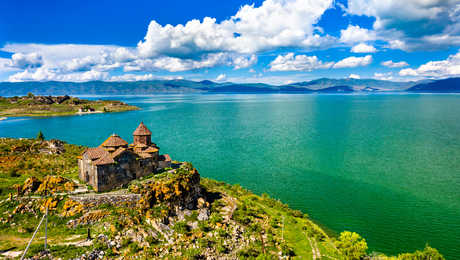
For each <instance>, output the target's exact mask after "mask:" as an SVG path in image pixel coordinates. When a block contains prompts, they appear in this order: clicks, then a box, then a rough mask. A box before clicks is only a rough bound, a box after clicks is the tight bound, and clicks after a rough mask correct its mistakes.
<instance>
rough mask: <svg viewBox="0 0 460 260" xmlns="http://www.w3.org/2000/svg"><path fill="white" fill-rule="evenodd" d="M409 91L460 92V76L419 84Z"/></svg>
mask: <svg viewBox="0 0 460 260" xmlns="http://www.w3.org/2000/svg"><path fill="white" fill-rule="evenodd" d="M407 91H409V92H419V93H460V78H449V79H442V80H435V81H432V82H427V83H423V84H417V85H415V86H413V87H411V88H409V89H408V90H407Z"/></svg>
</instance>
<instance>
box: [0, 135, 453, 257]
mask: <svg viewBox="0 0 460 260" xmlns="http://www.w3.org/2000/svg"><path fill="white" fill-rule="evenodd" d="M43 139H44V138H43ZM48 142H49V141H44V140H42V138H37V139H21V140H17V139H7V138H1V139H0V181H1V184H0V188H1V189H2V193H1V194H0V230H1V232H0V251H5V250H7V251H8V250H10V251H22V250H24V248H25V246H26V244H27V242H28V240H29V239H30V237H31V236H32V233H33V232H34V230H35V228H36V226H37V225H38V223H39V221H40V219H41V216H42V215H43V212H44V209H45V206H47V207H48V209H49V222H48V223H49V225H48V243H49V249H50V254H51V255H52V256H53V257H54V258H59V257H60V258H62V259H70V258H76V257H80V256H81V255H82V254H86V255H87V256H88V255H89V254H92V255H98V256H99V257H100V256H103V257H104V258H107V259H125V258H140V259H164V258H168V259H203V258H204V259H206V258H229V259H236V258H240V259H279V258H280V257H283V258H288V259H349V260H353V259H382V260H407V259H415V260H424V259H426V260H429V259H430V260H440V259H444V258H443V257H442V256H441V255H440V254H439V252H438V251H437V250H436V249H433V248H431V247H429V246H426V248H425V249H424V250H423V251H416V252H414V253H404V254H400V255H398V256H393V257H388V256H385V255H376V254H375V253H371V252H368V249H367V243H366V241H365V240H364V239H363V238H362V237H361V236H359V235H358V234H356V233H353V232H348V231H345V232H343V233H341V234H340V235H339V236H338V237H337V238H335V237H333V236H329V235H327V234H326V233H325V232H324V231H323V230H322V229H321V228H320V227H319V226H318V225H316V224H315V223H314V222H312V221H311V220H310V219H309V218H308V215H306V214H303V213H302V212H300V211H298V210H293V209H291V208H289V206H288V205H286V204H283V203H282V202H280V201H279V200H275V199H273V198H270V197H269V196H268V195H266V194H263V195H262V196H258V195H255V194H253V193H252V192H250V191H248V190H246V189H244V188H242V187H241V186H239V185H229V184H226V183H223V182H218V181H215V180H211V179H207V178H200V176H199V174H198V171H197V170H196V169H195V168H194V167H193V166H192V164H190V163H182V164H180V167H179V168H176V169H168V170H167V171H164V172H162V173H160V174H151V175H149V176H145V177H143V178H141V179H138V180H135V181H133V182H132V183H131V184H130V185H129V188H128V189H122V190H117V191H115V192H111V193H105V194H101V193H99V194H97V195H98V196H100V195H104V196H109V197H110V196H112V194H113V196H116V194H119V193H122V194H125V195H126V194H131V195H135V194H139V195H136V196H140V200H138V201H129V200H127V201H121V202H113V203H111V202H110V201H109V200H104V201H103V202H102V203H94V202H83V201H78V200H76V199H74V198H70V196H69V194H67V193H66V192H68V191H71V190H73V188H74V187H73V186H74V184H73V182H72V181H71V180H75V179H77V178H78V174H77V165H76V156H78V155H79V154H80V153H81V152H82V151H83V149H84V147H81V146H75V145H69V144H61V145H62V148H64V149H61V150H59V152H57V153H51V154H50V153H49V152H48V150H46V148H47V144H48ZM44 149H45V152H43V150H44ZM45 189H46V190H47V191H48V192H44V190H45ZM13 194H14V196H13ZM45 194H48V197H47V198H44V197H43V196H44V195H45ZM89 195H96V194H85V195H81V196H89ZM88 229H90V233H91V236H92V238H93V240H91V241H86V236H87V230H88ZM43 236H44V228H41V229H40V230H39V232H38V234H37V239H36V240H34V242H33V243H32V247H31V249H30V251H29V252H28V254H27V255H28V256H30V257H32V256H36V255H37V254H39V253H40V252H41V250H42V249H43ZM370 256H372V257H373V258H369V257H370Z"/></svg>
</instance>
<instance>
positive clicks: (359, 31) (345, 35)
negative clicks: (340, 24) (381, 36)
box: [340, 25, 376, 43]
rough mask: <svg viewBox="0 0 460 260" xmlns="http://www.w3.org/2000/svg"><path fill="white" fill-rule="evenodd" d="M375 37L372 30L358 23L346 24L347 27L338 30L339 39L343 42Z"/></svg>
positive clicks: (368, 39) (366, 39)
mask: <svg viewBox="0 0 460 260" xmlns="http://www.w3.org/2000/svg"><path fill="white" fill-rule="evenodd" d="M375 39H376V34H375V32H374V31H372V30H368V29H365V28H361V27H359V26H358V25H348V27H347V29H344V30H341V31H340V41H341V42H343V43H357V42H367V41H374V40H375Z"/></svg>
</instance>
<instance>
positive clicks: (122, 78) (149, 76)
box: [110, 73, 159, 81]
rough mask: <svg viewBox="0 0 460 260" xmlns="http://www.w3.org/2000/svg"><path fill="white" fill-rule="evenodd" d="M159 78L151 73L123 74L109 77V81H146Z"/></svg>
mask: <svg viewBox="0 0 460 260" xmlns="http://www.w3.org/2000/svg"><path fill="white" fill-rule="evenodd" d="M154 79H159V77H156V76H154V75H153V74H151V73H150V74H142V75H139V74H123V75H118V76H112V77H110V81H146V80H154Z"/></svg>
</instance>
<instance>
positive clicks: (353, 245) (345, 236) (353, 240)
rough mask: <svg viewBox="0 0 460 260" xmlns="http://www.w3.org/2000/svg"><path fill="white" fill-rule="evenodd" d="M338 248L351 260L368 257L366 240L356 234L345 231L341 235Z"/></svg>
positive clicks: (337, 243)
mask: <svg viewBox="0 0 460 260" xmlns="http://www.w3.org/2000/svg"><path fill="white" fill-rule="evenodd" d="M336 246H337V249H339V250H340V251H341V252H342V254H343V255H344V256H345V257H346V259H349V260H355V259H356V260H358V259H361V258H363V257H364V256H365V255H366V250H367V243H366V240H364V238H362V237H361V236H360V235H359V234H358V233H355V232H350V231H344V232H342V233H340V236H339V239H338V240H337V241H336Z"/></svg>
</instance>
